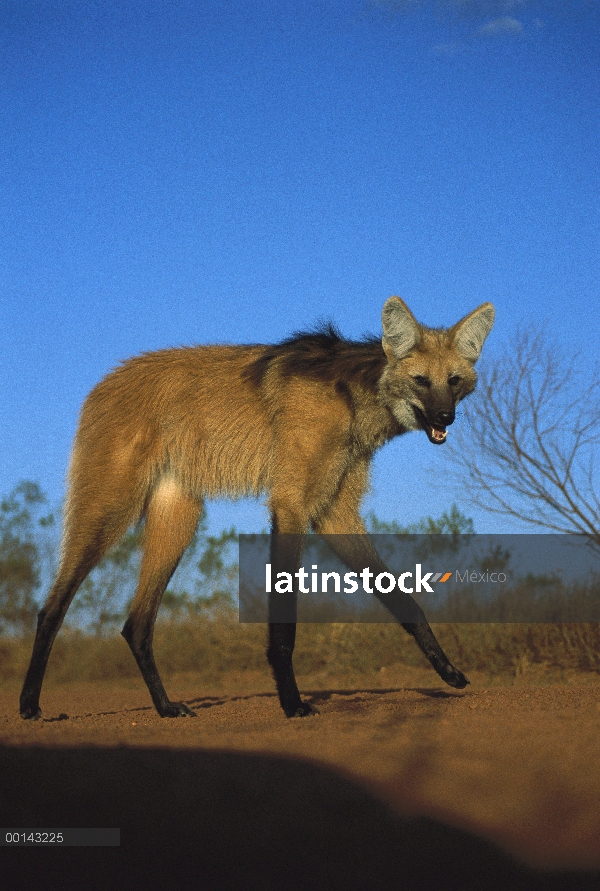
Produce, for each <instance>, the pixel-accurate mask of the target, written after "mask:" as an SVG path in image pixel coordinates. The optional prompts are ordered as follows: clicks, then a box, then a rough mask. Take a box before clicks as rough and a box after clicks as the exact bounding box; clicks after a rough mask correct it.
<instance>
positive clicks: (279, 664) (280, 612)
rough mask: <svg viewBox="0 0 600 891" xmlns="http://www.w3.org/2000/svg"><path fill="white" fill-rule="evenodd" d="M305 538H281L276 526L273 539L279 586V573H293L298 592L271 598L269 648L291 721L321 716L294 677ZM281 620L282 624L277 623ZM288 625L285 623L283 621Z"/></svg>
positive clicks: (274, 571)
mask: <svg viewBox="0 0 600 891" xmlns="http://www.w3.org/2000/svg"><path fill="white" fill-rule="evenodd" d="M303 544H304V536H302V535H280V534H279V533H278V532H277V531H276V523H275V521H274V523H273V532H272V535H271V571H272V578H273V580H274V582H275V580H277V577H278V576H277V574H278V573H279V572H287V573H289V574H290V575H291V576H292V578H293V580H294V590H293V591H290V592H288V593H279V592H276V591H273V592H272V593H271V595H270V597H269V619H270V622H269V645H268V648H267V659H268V660H269V665H270V666H271V669H272V671H273V677H274V678H275V685H276V687H277V693H278V694H279V702H280V703H281V707H282V709H283V711H284V712H285V714H286V716H287V717H288V718H304V717H306V715H312V714H315V713H317V712H318V709H316V708H315V707H314V706H311V705H310V704H309V703H308V702H303V701H302V700H301V699H300V693H299V691H298V685H297V683H296V678H295V676H294V666H293V663H292V655H293V652H294V644H295V642H296V608H297V579H296V577H295V576H294V573H295V572H297V571H298V569H299V567H300V560H301V557H302V547H303ZM277 619H279V621H275V620H277ZM282 619H283V620H284V621H281V620H282Z"/></svg>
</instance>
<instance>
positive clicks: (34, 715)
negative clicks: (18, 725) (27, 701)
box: [21, 705, 42, 721]
mask: <svg viewBox="0 0 600 891" xmlns="http://www.w3.org/2000/svg"><path fill="white" fill-rule="evenodd" d="M21 717H22V718H23V720H24V721H38V720H39V719H40V718H41V717H42V710H41V708H40V707H39V705H32V706H30V705H28V706H25V707H23V708H21Z"/></svg>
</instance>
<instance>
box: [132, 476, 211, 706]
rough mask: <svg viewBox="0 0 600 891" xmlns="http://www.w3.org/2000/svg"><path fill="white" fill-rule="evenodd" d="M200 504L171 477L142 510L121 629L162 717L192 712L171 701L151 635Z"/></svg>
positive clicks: (192, 532)
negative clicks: (140, 540)
mask: <svg viewBox="0 0 600 891" xmlns="http://www.w3.org/2000/svg"><path fill="white" fill-rule="evenodd" d="M200 510H201V504H200V502H199V501H197V500H196V499H194V498H191V497H189V496H187V495H185V494H184V493H183V492H181V490H180V489H179V488H178V486H177V485H176V483H175V482H174V481H172V480H165V481H163V482H162V483H160V484H159V485H158V487H157V489H156V490H155V491H154V493H153V495H152V498H151V500H150V504H149V506H148V512H147V514H146V527H145V529H144V556H143V558H142V565H141V568H140V578H139V582H138V587H137V591H136V594H135V597H134V600H133V603H132V605H131V611H130V613H129V616H128V618H127V621H126V622H125V625H124V627H123V630H122V632H121V634H122V635H123V637H124V638H125V640H126V641H127V643H128V644H129V647H130V649H131V652H132V653H133V655H134V657H135V660H136V662H137V664H138V666H139V669H140V671H141V673H142V676H143V678H144V680H145V682H146V686H147V687H148V690H149V691H150V696H151V697H152V702H153V703H154V706H155V708H156V711H157V712H158V714H159V715H160V716H161V717H163V718H177V717H180V716H185V715H190V716H193V715H194V712H193V711H192V710H191V709H190V708H189V707H188V706H187V705H185V704H184V703H182V702H171V700H170V699H169V697H168V696H167V693H166V691H165V688H164V686H163V683H162V681H161V678H160V675H159V673H158V669H157V667H156V663H155V661H154V653H153V649H152V639H153V635H154V623H155V621H156V614H157V612H158V607H159V605H160V601H161V598H162V596H163V594H164V591H165V588H166V587H167V585H168V583H169V579H170V578H171V576H172V575H173V573H174V572H175V570H176V568H177V564H178V563H179V561H180V559H181V555H182V554H183V552H184V551H185V549H186V547H187V546H188V544H189V543H190V541H191V539H192V536H193V534H194V532H195V530H196V526H197V525H198V519H199V517H200Z"/></svg>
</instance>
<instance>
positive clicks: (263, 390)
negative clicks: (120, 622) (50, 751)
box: [21, 297, 494, 718]
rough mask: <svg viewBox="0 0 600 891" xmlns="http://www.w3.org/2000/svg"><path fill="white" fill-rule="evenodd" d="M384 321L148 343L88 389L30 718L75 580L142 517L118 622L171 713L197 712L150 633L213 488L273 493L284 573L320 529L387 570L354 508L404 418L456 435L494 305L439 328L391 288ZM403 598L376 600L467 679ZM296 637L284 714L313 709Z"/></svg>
mask: <svg viewBox="0 0 600 891" xmlns="http://www.w3.org/2000/svg"><path fill="white" fill-rule="evenodd" d="M382 319H383V340H379V339H376V338H370V339H366V340H363V341H361V342H351V341H347V340H344V339H342V338H341V337H340V336H339V335H338V334H337V333H336V331H335V330H334V329H333V328H331V327H330V328H326V329H325V330H322V331H319V332H316V333H309V334H300V335H297V336H294V337H292V338H290V339H289V340H286V341H284V342H283V343H281V344H278V345H276V346H262V345H261V346H200V347H189V348H183V349H168V350H163V351H160V352H156V353H147V354H144V355H142V356H139V357H137V358H134V359H131V360H129V361H128V362H125V363H124V364H123V365H121V366H120V367H119V368H117V369H116V371H113V372H112V373H111V374H109V375H108V376H107V377H106V378H104V380H103V381H101V382H100V383H99V384H98V386H97V387H95V389H94V390H92V392H91V393H90V395H89V397H88V399H87V401H86V402H85V404H84V406H83V410H82V414H81V420H80V424H79V429H78V432H77V436H76V439H75V445H74V448H73V454H72V458H71V466H70V470H69V493H68V498H67V503H66V512H65V523H64V532H63V542H62V552H61V560H60V567H59V570H58V575H57V578H56V581H55V583H54V586H53V587H52V590H51V591H50V594H49V597H48V600H47V601H46V603H45V605H44V607H43V608H42V610H41V611H40V613H39V616H38V624H37V633H36V637H35V643H34V645H33V653H32V656H31V663H30V665H29V670H28V672H27V677H26V678H25V683H24V685H23V691H22V693H21V715H22V717H23V718H38V717H39V716H40V714H41V711H40V708H39V697H40V691H41V688H42V682H43V678H44V672H45V669H46V664H47V662H48V657H49V655H50V650H51V648H52V644H53V641H54V638H55V636H56V633H57V631H58V629H59V627H60V625H61V623H62V621H63V618H64V616H65V613H66V611H67V609H68V606H69V604H70V602H71V600H72V599H73V596H74V594H75V592H76V591H77V589H78V587H79V586H80V585H81V583H82V582H83V580H84V579H85V577H86V576H87V574H88V573H89V572H90V571H91V569H92V568H93V567H94V566H95V565H96V564H97V563H98V561H99V560H100V558H101V557H102V556H103V555H104V554H105V553H106V551H107V550H108V548H109V547H111V545H113V544H114V543H115V542H116V541H117V540H118V539H119V538H120V537H121V536H122V535H123V534H124V533H125V531H126V530H127V529H128V528H129V527H130V526H131V525H132V524H133V523H136V522H137V521H139V520H140V519H142V518H144V519H145V528H144V535H143V558H142V563H141V569H140V577H139V582H138V586H137V591H136V594H135V598H134V600H133V603H132V606H131V611H130V613H129V617H128V619H127V621H126V622H125V626H124V627H123V631H122V634H123V636H124V638H125V640H126V641H127V643H128V644H129V646H130V648H131V650H132V652H133V655H134V656H135V659H136V661H137V663H138V665H139V667H140V670H141V672H142V675H143V677H144V680H145V681H146V684H147V685H148V689H149V691H150V695H151V697H152V701H153V702H154V705H155V707H156V710H157V711H158V713H159V714H160V715H161V716H163V717H177V716H179V715H193V714H194V713H193V712H192V711H191V709H189V708H188V706H187V705H185V704H183V703H179V702H171V701H170V700H169V698H168V697H167V694H166V692H165V689H164V687H163V684H162V681H161V679H160V676H159V673H158V670H157V668H156V665H155V662H154V656H153V652H152V637H153V632H154V623H155V619H156V614H157V611H158V607H159V604H160V600H161V597H162V595H163V592H164V590H165V588H166V586H167V584H168V582H169V579H170V578H171V576H172V574H173V572H174V571H175V568H176V567H177V564H178V563H179V560H180V558H181V555H182V554H183V552H184V550H185V548H186V547H187V546H188V544H189V543H190V540H191V538H192V536H193V534H194V531H195V529H196V525H197V523H198V518H199V516H200V512H201V508H202V500H203V498H210V497H212V496H217V495H226V496H232V497H235V496H242V495H257V494H259V493H261V492H267V493H268V496H269V508H270V512H271V517H272V535H271V565H272V571H273V573H274V576H273V577H274V578H277V575H276V573H277V572H278V571H287V572H291V573H294V572H297V571H298V569H299V566H300V561H301V555H302V536H303V535H304V534H305V533H306V532H307V531H309V530H310V529H312V530H313V531H315V532H317V533H320V534H321V535H323V536H324V537H325V538H326V540H327V541H328V543H329V545H330V546H331V547H332V549H333V550H334V552H335V553H337V555H338V556H339V557H340V558H341V559H342V560H343V561H344V562H345V563H346V564H347V565H348V566H349V567H350V568H351V569H356V570H357V571H360V570H361V569H362V568H363V567H365V566H370V567H371V568H372V569H373V570H374V571H375V573H376V574H377V573H379V572H380V571H383V572H385V571H386V569H385V566H384V564H383V563H382V561H381V559H380V558H379V556H378V555H377V553H376V551H375V549H374V547H373V545H372V543H371V541H370V540H369V538H368V536H367V535H366V534H365V528H364V526H363V523H362V520H361V518H360V516H359V512H358V511H359V506H360V502H361V499H362V497H363V495H364V494H365V491H366V488H367V484H368V472H369V463H370V461H371V458H372V456H373V453H374V452H375V450H376V449H378V448H379V447H380V446H382V445H383V444H384V443H386V442H388V441H389V440H390V439H392V438H393V437H394V436H399V435H400V434H402V433H406V432H407V431H408V430H422V431H424V433H425V434H426V435H427V437H428V439H429V441H430V442H432V443H435V444H436V445H439V444H441V443H443V442H444V441H445V439H446V428H447V427H448V426H449V425H450V424H452V422H453V421H454V409H455V407H456V404H457V403H458V402H459V401H460V400H461V399H463V398H464V397H465V396H466V395H467V394H468V393H470V392H471V391H472V390H473V388H474V387H475V383H476V379H477V378H476V374H475V371H474V369H473V366H474V364H475V362H476V360H477V359H478V357H479V354H480V352H481V348H482V346H483V343H484V341H485V338H486V337H487V335H488V334H489V332H490V329H491V327H492V324H493V321H494V308H493V306H492V304H491V303H484V304H482V306H480V307H479V308H478V309H476V310H474V311H473V312H472V313H470V314H469V315H468V316H466V317H465V318H464V319H462V321H460V322H458V323H457V324H456V325H454V327H452V328H449V329H431V328H425V327H424V326H421V325H419V324H418V323H417V321H416V320H415V318H414V316H413V315H412V313H411V312H410V310H409V309H408V307H407V306H406V304H405V303H404V302H403V301H402V300H401V299H400V298H399V297H390V298H389V300H387V301H386V303H385V305H384V307H383V313H382ZM337 533H345V534H343V535H338V534H337ZM348 542H351V544H348ZM376 596H380V595H376ZM401 596H402V597H403V601H402V603H399V602H394V601H393V600H390V598H387V599H384V598H383V596H381V599H382V600H384V602H385V604H386V606H387V607H388V608H389V609H390V610H391V611H392V613H394V615H396V617H397V618H400V615H402V616H403V617H404V619H406V616H407V609H408V610H409V612H408V615H409V616H411V617H412V619H413V620H412V621H411V622H410V623H407V622H406V621H403V622H402V624H403V627H404V628H405V629H406V630H407V631H408V632H409V633H410V634H412V635H413V637H414V638H415V640H416V642H417V644H418V646H419V647H420V648H421V650H422V651H423V653H424V654H425V656H426V657H427V658H428V659H429V661H430V662H431V664H432V666H433V667H434V668H435V670H436V671H437V672H438V674H439V675H440V677H442V678H443V680H444V681H446V683H447V684H449V685H450V686H452V687H457V688H462V687H464V686H465V685H466V684H467V683H468V680H467V678H466V677H465V676H464V675H463V674H462V673H461V672H460V671H458V670H457V669H456V668H454V667H453V666H452V665H451V664H450V662H449V661H448V659H447V658H446V655H445V654H444V652H443V651H442V649H441V647H440V645H439V643H438V642H437V640H436V638H435V637H434V635H433V632H432V631H431V628H430V627H429V625H428V624H427V620H426V618H425V615H424V613H423V611H422V610H421V609H420V607H419V606H418V605H417V604H416V602H415V601H413V600H412V598H411V597H410V596H409V595H408V594H406V595H401ZM295 637H296V625H295V624H291V623H290V624H283V623H277V622H272V623H271V624H270V626H269V644H268V649H267V658H268V660H269V663H270V665H271V667H272V670H273V674H274V677H275V683H276V685H277V691H278V693H279V699H280V702H281V706H282V708H283V710H284V712H285V714H286V715H287V716H288V717H295V716H298V717H301V716H304V715H308V714H311V713H312V712H313V711H315V709H313V708H312V707H311V705H310V704H309V703H306V702H303V701H302V700H301V699H300V694H299V692H298V687H297V685H296V680H295V677H294V669H293V666H292V653H293V650H294V641H295Z"/></svg>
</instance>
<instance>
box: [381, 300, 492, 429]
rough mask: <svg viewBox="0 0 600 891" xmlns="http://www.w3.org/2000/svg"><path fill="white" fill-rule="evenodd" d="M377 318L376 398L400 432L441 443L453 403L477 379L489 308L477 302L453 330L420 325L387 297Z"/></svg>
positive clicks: (399, 303)
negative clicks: (379, 361)
mask: <svg viewBox="0 0 600 891" xmlns="http://www.w3.org/2000/svg"><path fill="white" fill-rule="evenodd" d="M382 321H383V349H384V351H385V354H386V356H387V366H386V369H385V371H384V373H383V375H382V378H381V383H380V394H381V397H382V399H383V401H384V403H385V405H386V406H387V408H388V409H389V410H390V411H391V412H392V414H393V415H394V417H395V418H396V420H397V421H398V423H399V424H400V425H401V426H402V427H403V428H404V429H405V430H424V431H425V433H426V434H427V436H428V437H429V441H430V442H432V443H434V444H435V445H441V443H443V442H445V441H446V435H447V430H446V428H447V427H449V426H450V424H452V423H453V421H454V410H455V408H456V405H457V404H458V403H459V402H460V400H461V399H464V397H465V396H467V395H468V394H469V393H471V391H472V390H473V389H474V388H475V384H476V383H477V375H476V373H475V369H474V367H473V366H474V365H475V362H476V361H477V359H478V358H479V354H480V353H481V348H482V347H483V343H484V341H485V339H486V337H487V336H488V334H489V333H490V330H491V328H492V325H493V324H494V307H493V306H492V304H491V303H482V305H481V306H480V307H478V308H477V309H475V310H473V312H472V313H469V315H468V316H465V318H464V319H461V321H460V322H457V323H456V325H454V326H453V327H452V328H447V329H437V328H425V327H424V326H423V325H419V323H418V322H417V320H416V319H415V317H414V316H413V314H412V313H411V311H410V310H409V308H408V306H407V305H406V304H405V303H404V301H403V300H401V299H400V297H390V298H389V300H386V302H385V305H384V307H383V312H382Z"/></svg>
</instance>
